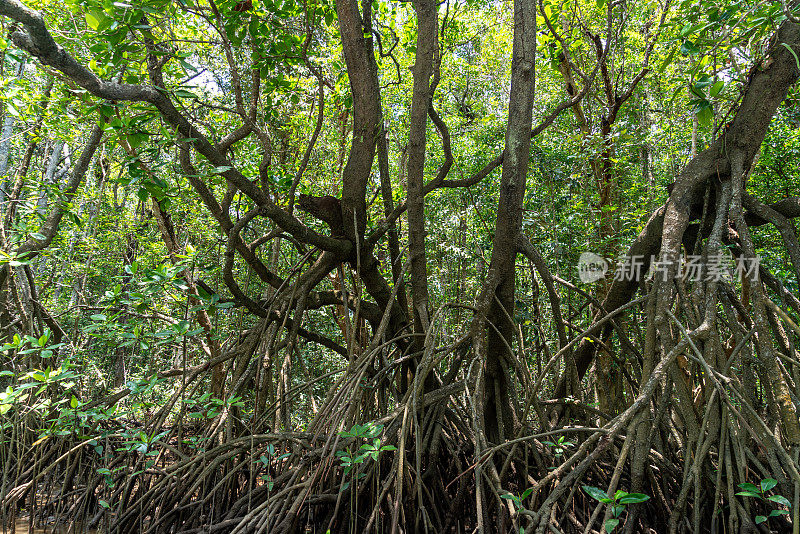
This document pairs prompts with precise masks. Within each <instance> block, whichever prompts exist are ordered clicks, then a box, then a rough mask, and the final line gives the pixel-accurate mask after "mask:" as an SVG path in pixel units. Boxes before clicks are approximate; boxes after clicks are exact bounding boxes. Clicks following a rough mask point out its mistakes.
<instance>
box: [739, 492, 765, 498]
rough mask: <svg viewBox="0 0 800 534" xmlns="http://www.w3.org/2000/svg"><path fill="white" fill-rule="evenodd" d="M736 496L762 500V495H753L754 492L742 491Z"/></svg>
mask: <svg viewBox="0 0 800 534" xmlns="http://www.w3.org/2000/svg"><path fill="white" fill-rule="evenodd" d="M736 495H739V496H740V497H756V498H757V499H760V498H761V495H759V494H758V493H753V492H752V491H740V492H739V493H737V494H736Z"/></svg>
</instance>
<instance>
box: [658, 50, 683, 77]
mask: <svg viewBox="0 0 800 534" xmlns="http://www.w3.org/2000/svg"><path fill="white" fill-rule="evenodd" d="M677 51H678V47H677V46H673V47H672V50H671V51H670V53H669V55H667V57H666V58H664V61H662V62H661V65H659V66H658V73H659V74H661V73H662V72H664V70H666V68H667V67H668V66H669V64H670V63H672V59H673V58H674V57H675V53H676V52H677Z"/></svg>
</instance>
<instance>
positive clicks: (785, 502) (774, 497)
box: [767, 495, 792, 506]
mask: <svg viewBox="0 0 800 534" xmlns="http://www.w3.org/2000/svg"><path fill="white" fill-rule="evenodd" d="M767 500H768V501H772V502H776V503H778V504H782V505H784V506H791V505H792V503H790V502H789V499H787V498H786V497H784V496H783V495H771V496H769V497H767Z"/></svg>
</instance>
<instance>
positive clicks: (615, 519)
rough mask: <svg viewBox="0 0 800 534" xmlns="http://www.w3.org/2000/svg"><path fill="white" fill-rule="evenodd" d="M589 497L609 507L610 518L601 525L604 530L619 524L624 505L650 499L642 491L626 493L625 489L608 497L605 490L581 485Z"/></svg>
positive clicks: (608, 530)
mask: <svg viewBox="0 0 800 534" xmlns="http://www.w3.org/2000/svg"><path fill="white" fill-rule="evenodd" d="M582 487H583V491H585V492H586V493H587V494H588V495H589V496H590V497H591V498H593V499H595V500H596V501H600V502H601V503H603V504H606V505H607V506H609V507H610V509H611V515H612V518H611V519H608V520H607V521H606V522H605V524H604V525H603V527H604V528H605V530H606V532H613V530H614V529H615V528H617V526H619V524H620V519H619V517H620V516H621V515H622V513H623V512H625V510H626V507H627V506H629V505H631V504H639V503H643V502H646V501H649V500H650V496H649V495H645V494H644V493H628V492H627V491H623V490H617V491H616V492H615V493H614V496H613V497H609V496H608V494H607V492H605V491H603V490H601V489H600V488H596V487H594V486H582Z"/></svg>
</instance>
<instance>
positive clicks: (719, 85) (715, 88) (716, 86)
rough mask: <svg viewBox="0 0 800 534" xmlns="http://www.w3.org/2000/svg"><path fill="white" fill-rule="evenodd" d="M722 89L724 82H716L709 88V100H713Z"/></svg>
mask: <svg viewBox="0 0 800 534" xmlns="http://www.w3.org/2000/svg"><path fill="white" fill-rule="evenodd" d="M723 87H725V82H723V81H722V80H717V81H716V82H715V83H714V85H713V86H712V87H711V91H709V93H708V94H709V95H710V96H711V98H714V97H715V96H717V95H718V94H719V92H720V91H722V88H723Z"/></svg>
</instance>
